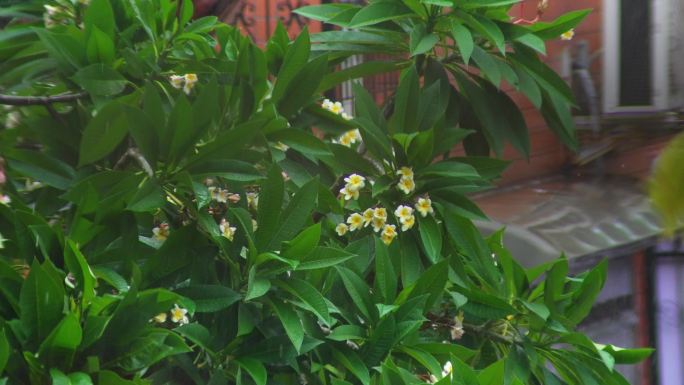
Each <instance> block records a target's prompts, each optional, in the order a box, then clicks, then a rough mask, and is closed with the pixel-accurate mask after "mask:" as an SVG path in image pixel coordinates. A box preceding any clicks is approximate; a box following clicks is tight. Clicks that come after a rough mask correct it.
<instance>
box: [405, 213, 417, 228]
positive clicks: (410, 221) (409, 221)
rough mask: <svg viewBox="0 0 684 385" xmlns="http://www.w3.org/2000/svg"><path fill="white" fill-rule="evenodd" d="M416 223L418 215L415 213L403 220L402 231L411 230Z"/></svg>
mask: <svg viewBox="0 0 684 385" xmlns="http://www.w3.org/2000/svg"><path fill="white" fill-rule="evenodd" d="M415 224H416V217H414V216H413V215H411V216H409V217H407V218H406V219H404V220H402V221H401V231H408V230H410V229H411V228H412V227H413V225H415Z"/></svg>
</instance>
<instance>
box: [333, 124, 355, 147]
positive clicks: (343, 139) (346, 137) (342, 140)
mask: <svg viewBox="0 0 684 385" xmlns="http://www.w3.org/2000/svg"><path fill="white" fill-rule="evenodd" d="M356 142H361V133H360V132H359V129H358V128H357V129H353V130H349V131H347V132H345V133H344V134H342V135H341V136H340V137H339V138H338V139H333V143H337V144H341V145H343V146H346V147H351V145H352V144H354V143H356Z"/></svg>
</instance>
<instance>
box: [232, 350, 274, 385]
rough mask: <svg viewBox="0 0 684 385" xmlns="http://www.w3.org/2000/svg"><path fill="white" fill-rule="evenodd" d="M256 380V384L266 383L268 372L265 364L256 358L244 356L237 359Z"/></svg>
mask: <svg viewBox="0 0 684 385" xmlns="http://www.w3.org/2000/svg"><path fill="white" fill-rule="evenodd" d="M235 362H237V363H238V365H240V367H242V368H243V369H245V371H246V372H247V373H249V375H250V376H251V377H252V379H253V380H254V383H256V385H266V379H267V373H266V368H265V367H264V365H263V364H262V363H261V362H260V361H259V360H256V359H254V358H249V357H242V358H238V359H236V360H235Z"/></svg>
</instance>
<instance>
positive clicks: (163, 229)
mask: <svg viewBox="0 0 684 385" xmlns="http://www.w3.org/2000/svg"><path fill="white" fill-rule="evenodd" d="M170 233H171V231H170V230H169V224H168V223H166V222H162V223H160V224H159V226H157V227H155V228H153V229H152V234H153V237H154V239H156V240H158V241H160V242H164V241H165V240H166V239H167V238H168V237H169V234H170Z"/></svg>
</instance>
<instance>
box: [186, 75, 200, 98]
mask: <svg viewBox="0 0 684 385" xmlns="http://www.w3.org/2000/svg"><path fill="white" fill-rule="evenodd" d="M184 79H185V86H184V87H183V92H185V94H186V95H190V92H192V89H193V88H194V87H195V83H197V75H196V74H185V76H184Z"/></svg>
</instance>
